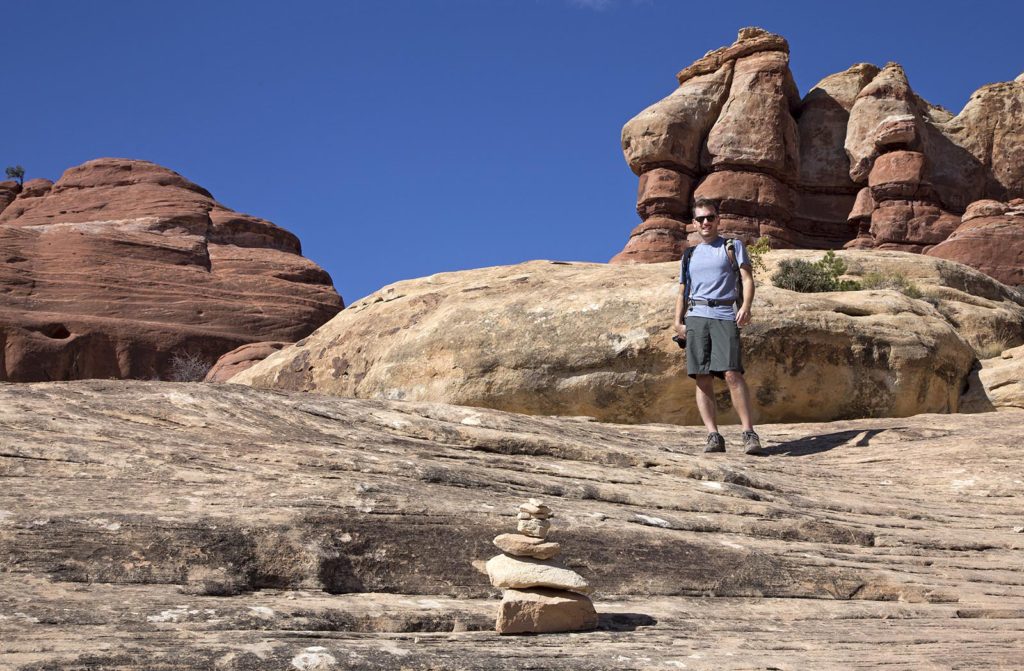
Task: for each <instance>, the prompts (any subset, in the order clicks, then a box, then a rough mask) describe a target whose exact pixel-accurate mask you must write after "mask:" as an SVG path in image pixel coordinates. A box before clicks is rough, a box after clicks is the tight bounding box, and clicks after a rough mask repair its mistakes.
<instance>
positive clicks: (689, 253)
mask: <svg viewBox="0 0 1024 671" xmlns="http://www.w3.org/2000/svg"><path fill="white" fill-rule="evenodd" d="M695 249H696V247H687V248H686V249H684V250H683V269H682V271H681V272H682V275H680V277H681V278H682V281H683V312H686V310H687V309H688V308H689V307H690V259H692V258H693V250H695Z"/></svg>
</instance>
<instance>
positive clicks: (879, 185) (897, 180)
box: [868, 151, 925, 202]
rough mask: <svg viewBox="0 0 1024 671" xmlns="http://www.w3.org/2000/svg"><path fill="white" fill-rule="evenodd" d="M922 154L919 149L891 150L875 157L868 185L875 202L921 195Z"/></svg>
mask: <svg viewBox="0 0 1024 671" xmlns="http://www.w3.org/2000/svg"><path fill="white" fill-rule="evenodd" d="M924 165H925V158H924V154H922V153H921V152H919V151H892V152H889V153H887V154H882V155H881V156H879V157H878V158H877V159H875V164H874V165H873V166H872V168H871V175H870V176H869V177H868V187H870V189H871V197H872V199H873V200H874V201H875V202H882V201H885V200H898V199H911V198H916V197H919V196H920V195H921V190H922V189H921V182H922V180H923V179H924Z"/></svg>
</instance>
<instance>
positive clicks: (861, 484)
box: [0, 381, 1024, 671]
mask: <svg viewBox="0 0 1024 671" xmlns="http://www.w3.org/2000/svg"><path fill="white" fill-rule="evenodd" d="M1022 422H1024V411H1022V410H1014V409H1008V410H1005V411H1003V412H998V413H987V414H984V415H926V416H920V417H904V418H894V419H867V420H856V421H844V422H836V423H831V424H789V425H771V426H764V427H760V430H761V437H762V442H763V443H764V444H765V446H766V447H767V450H768V452H769V454H770V456H769V457H768V458H757V459H754V458H751V457H745V456H744V455H743V454H742V453H741V451H740V450H739V448H738V438H739V436H738V432H734V431H730V430H728V429H727V430H726V432H725V433H726V438H727V441H728V443H729V451H728V452H727V453H725V454H722V455H718V456H716V457H714V458H706V457H705V455H704V454H703V453H702V452H701V449H702V446H703V442H704V441H703V438H704V431H703V429H698V428H685V427H674V426H669V425H646V426H623V425H607V424H599V423H596V422H592V421H585V420H582V419H572V418H540V417H531V416H524V415H514V414H509V413H503V412H497V411H492V410H482V409H479V408H465V407H455V406H446V405H440V404H426V403H408V402H406V403H398V402H391V401H374V400H358V399H342V398H331V397H322V396H316V395H310V394H286V393H270V392H265V391H260V390H256V389H251V388H248V387H244V386H236V385H204V384H171V383H158V382H131V381H83V382H70V383H43V384H28V385H0V427H2V432H0V478H2V482H3V486H2V487H0V567H2V570H0V615H2V616H3V617H2V618H0V668H4V669H19V670H22V671H27V670H30V669H31V670H35V671H39V670H41V669H67V668H83V669H85V668H90V669H100V668H102V669H121V670H127V669H164V670H170V669H207V668H209V669H213V668H221V669H257V668H280V669H287V668H345V667H346V666H348V667H350V668H352V667H355V668H361V669H394V668H396V667H399V666H400V667H404V668H410V669H421V668H422V669H426V668H433V669H437V668H444V669H521V668H534V669H564V668H574V669H652V668H666V669H668V668H683V666H684V665H685V668H688V669H750V668H765V667H776V668H783V669H825V668H849V669H871V668H879V667H881V666H885V668H887V669H905V670H911V669H913V670H918V669H923V668H1016V666H1017V665H1018V663H1019V654H1020V645H1019V644H1020V640H1021V637H1022V635H1024V585H1022V584H1021V574H1020V562H1021V555H1022V551H1024V533H1022V532H1021V530H1022V528H1024V499H1022V492H1021V485H1020V481H1021V480H1022V479H1024V474H1022V472H1021V470H1022V469H1021V463H1022V459H1021V456H1022V455H1021V449H1022V448H1021V442H1020V426H1021V424H1022ZM535 495H536V496H538V497H539V498H542V499H543V501H544V502H545V503H547V504H549V505H550V506H551V508H552V509H554V510H556V511H557V517H555V518H553V520H552V522H553V525H554V527H555V529H553V531H552V533H557V534H558V536H557V537H558V538H559V539H560V540H561V541H562V542H563V544H564V545H566V547H568V548H571V553H569V554H571V557H569V558H568V561H567V565H568V566H569V567H570V568H572V569H573V570H575V571H577V572H578V573H580V575H582V576H583V577H584V578H586V579H587V580H588V582H590V584H591V585H593V586H594V588H595V590H596V595H597V597H598V600H597V604H598V610H599V614H598V630H597V631H594V632H589V633H585V634H552V635H546V636H543V637H537V638H532V639H529V641H528V642H529V644H528V645H524V641H523V639H516V638H508V637H502V636H499V635H498V634H496V633H495V632H494V631H493V630H492V628H493V626H494V621H495V619H494V618H495V616H496V614H497V613H498V609H499V602H498V600H497V598H496V597H497V590H495V589H494V588H493V587H491V585H490V584H489V582H488V580H487V577H486V576H485V575H483V574H482V573H480V572H479V570H478V569H477V568H476V566H475V565H474V563H482V561H483V560H484V559H486V558H487V557H489V556H491V555H492V554H493V553H494V547H493V545H492V544H491V538H493V537H494V535H495V533H496V532H499V531H501V530H503V529H508V528H509V527H510V526H511V525H512V524H513V523H514V520H515V512H514V511H515V509H516V506H517V505H518V504H519V503H520V502H521V501H523V500H525V498H527V497H529V496H535ZM224 587H228V588H230V589H222V588H224ZM204 590H206V591H204ZM224 594H233V596H223V595H224ZM218 595H221V596H218ZM331 660H334V661H333V662H332V661H331ZM317 664H319V665H320V667H318V666H316V665H317ZM303 665H304V666H303ZM332 665H333V666H332Z"/></svg>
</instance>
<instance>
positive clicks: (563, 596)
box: [487, 499, 597, 634]
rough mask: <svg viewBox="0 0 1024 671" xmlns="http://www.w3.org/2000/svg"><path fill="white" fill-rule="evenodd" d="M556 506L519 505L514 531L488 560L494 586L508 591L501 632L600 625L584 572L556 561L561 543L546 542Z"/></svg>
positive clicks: (500, 541)
mask: <svg viewBox="0 0 1024 671" xmlns="http://www.w3.org/2000/svg"><path fill="white" fill-rule="evenodd" d="M552 517H554V513H552V512H551V508H549V507H547V506H546V505H544V504H543V503H542V502H541V501H539V500H537V499H530V500H529V501H528V502H526V503H524V504H522V505H521V506H519V514H518V518H519V523H518V528H517V531H518V533H514V534H500V535H499V536H497V537H495V539H494V544H495V545H496V546H497V547H498V549H500V550H501V551H502V553H503V554H500V555H498V556H496V557H492V558H491V559H490V560H489V561H488V562H487V575H488V577H489V578H490V579H491V584H492V585H494V586H495V587H499V588H501V589H503V590H505V592H504V595H503V597H502V599H501V608H500V609H499V611H498V621H497V624H496V625H495V628H496V629H497V630H498V633H499V634H526V633H535V634H540V633H554V632H564V631H580V630H583V629H593V628H594V627H596V626H597V611H595V610H594V603H593V602H592V601H591V600H590V597H588V596H587V595H588V594H590V592H591V591H592V590H591V587H590V585H589V584H588V583H587V581H586V580H585V579H584V578H583V576H581V575H580V574H578V573H576V572H575V571H573V570H572V569H569V568H566V567H565V566H563V565H561V564H560V563H558V562H556V561H554V558H555V557H556V556H558V554H559V553H560V552H561V549H562V548H561V545H560V544H558V543H554V542H551V541H547V540H545V539H546V538H547V535H548V530H549V529H550V528H551V518H552Z"/></svg>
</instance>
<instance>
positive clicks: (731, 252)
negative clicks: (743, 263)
mask: <svg viewBox="0 0 1024 671" xmlns="http://www.w3.org/2000/svg"><path fill="white" fill-rule="evenodd" d="M725 253H726V255H727V256H728V257H729V265H731V266H732V271H733V272H734V273H739V272H740V264H738V263H736V238H726V239H725Z"/></svg>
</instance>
